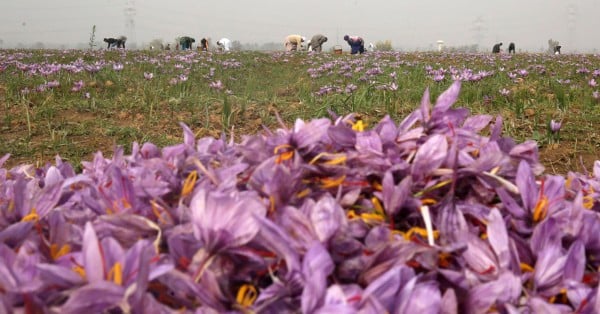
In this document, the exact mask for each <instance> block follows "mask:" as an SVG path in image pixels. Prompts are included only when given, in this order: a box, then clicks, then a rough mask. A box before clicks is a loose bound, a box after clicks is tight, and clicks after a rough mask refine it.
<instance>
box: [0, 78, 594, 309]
mask: <svg viewBox="0 0 600 314" xmlns="http://www.w3.org/2000/svg"><path fill="white" fill-rule="evenodd" d="M459 89H460V82H459V81H457V82H455V83H454V84H453V85H452V86H451V87H450V88H449V89H448V90H447V91H445V92H444V93H442V94H441V95H440V96H439V97H438V99H437V101H436V103H435V105H433V106H432V105H431V103H430V99H429V93H428V92H426V93H425V95H424V97H423V100H422V103H421V106H420V108H419V109H417V110H415V111H414V112H413V113H412V114H410V115H409V116H407V117H406V118H405V119H404V120H403V121H401V122H399V123H397V122H394V121H392V120H391V119H390V118H389V117H386V118H384V119H383V120H381V121H380V122H379V123H378V124H376V125H374V126H373V127H372V128H370V129H367V128H365V121H362V120H361V119H360V118H359V117H357V116H355V115H348V116H341V117H334V118H333V119H332V120H330V119H315V120H312V121H308V122H305V121H301V120H298V121H296V123H295V124H294V126H293V127H291V128H288V127H286V126H283V125H282V127H281V128H280V129H277V130H273V131H265V132H264V133H262V134H258V135H247V136H244V137H243V139H242V140H241V142H239V143H236V142H233V140H229V141H228V140H226V139H225V138H221V139H215V138H201V139H196V138H195V136H194V133H193V132H192V131H191V130H190V129H189V128H188V127H187V126H185V125H182V127H183V130H184V138H183V142H182V143H181V144H178V145H174V146H169V147H165V148H162V149H160V148H158V147H157V146H155V145H153V144H151V143H145V144H143V145H141V146H140V145H138V144H136V143H134V144H133V147H132V152H131V154H130V155H125V154H124V152H123V150H122V149H117V150H116V151H115V152H114V155H113V157H112V158H105V157H104V156H103V155H102V153H100V152H99V153H97V154H96V156H95V158H94V159H93V160H92V161H90V162H84V163H83V170H82V172H81V173H76V172H75V171H74V170H73V168H72V167H71V165H69V164H68V163H65V162H63V161H62V160H61V159H60V158H57V160H56V163H55V164H54V165H47V166H46V167H43V168H39V169H36V168H34V167H32V166H29V165H22V166H17V167H14V168H12V169H4V168H0V182H1V184H0V274H1V276H0V288H1V289H0V309H1V310H2V311H3V312H10V311H13V310H14V311H20V310H25V311H29V312H49V313H53V312H56V313H82V312H90V313H92V312H93V313H101V312H115V311H120V312H132V313H174V312H178V313H182V312H189V313H193V312H196V313H204V312H211V313H212V312H225V311H239V312H257V313H262V312H272V313H287V312H300V311H301V312H303V313H358V312H364V313H384V312H389V313H488V312H489V311H498V312H503V313H524V312H525V313H564V312H574V311H576V312H578V313H595V312H598V311H600V308H599V307H598V304H600V296H599V295H598V294H599V293H600V289H599V288H598V282H599V277H598V271H597V270H598V267H599V266H600V237H598V236H597V234H596V231H597V230H598V228H599V227H600V217H599V215H598V211H599V210H600V204H599V203H598V200H599V199H600V197H599V195H598V192H597V191H600V163H599V162H597V163H596V164H595V166H594V171H593V173H591V174H580V173H569V174H568V175H567V176H566V177H563V176H554V175H544V174H543V167H542V166H541V165H540V163H539V161H538V155H537V146H536V143H535V142H533V141H527V142H524V143H520V144H518V143H515V141H514V140H512V139H511V138H507V137H503V136H502V134H501V130H502V118H501V117H496V118H493V117H491V116H488V115H476V116H471V115H469V112H468V111H467V110H466V109H463V108H452V105H453V103H455V101H456V100H457V97H458V93H459ZM7 158H8V156H5V157H4V158H2V159H0V165H2V163H4V162H5V161H6V159H7Z"/></svg>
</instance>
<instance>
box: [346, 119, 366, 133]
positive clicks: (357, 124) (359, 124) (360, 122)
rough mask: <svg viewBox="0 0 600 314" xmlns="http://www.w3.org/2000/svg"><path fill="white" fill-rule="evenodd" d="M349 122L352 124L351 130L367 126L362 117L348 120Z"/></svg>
mask: <svg viewBox="0 0 600 314" xmlns="http://www.w3.org/2000/svg"><path fill="white" fill-rule="evenodd" d="M350 124H352V130H354V131H356V132H362V131H364V130H365V127H366V126H367V125H366V124H365V123H364V122H363V120H362V119H357V120H356V122H354V123H353V122H350Z"/></svg>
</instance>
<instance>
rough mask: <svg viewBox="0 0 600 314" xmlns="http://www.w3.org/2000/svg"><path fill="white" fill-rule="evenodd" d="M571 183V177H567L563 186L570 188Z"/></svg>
mask: <svg viewBox="0 0 600 314" xmlns="http://www.w3.org/2000/svg"><path fill="white" fill-rule="evenodd" d="M571 183H573V177H568V178H567V181H565V187H566V188H567V189H570V188H571Z"/></svg>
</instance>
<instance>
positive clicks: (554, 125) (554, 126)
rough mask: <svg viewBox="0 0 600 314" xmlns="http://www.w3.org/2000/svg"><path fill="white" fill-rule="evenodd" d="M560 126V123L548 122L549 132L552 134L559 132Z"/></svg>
mask: <svg viewBox="0 0 600 314" xmlns="http://www.w3.org/2000/svg"><path fill="white" fill-rule="evenodd" d="M561 126H562V122H560V121H554V120H550V131H552V133H558V132H559V131H560V128H561Z"/></svg>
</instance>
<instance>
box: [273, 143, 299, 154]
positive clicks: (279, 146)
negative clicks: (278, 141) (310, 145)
mask: <svg viewBox="0 0 600 314" xmlns="http://www.w3.org/2000/svg"><path fill="white" fill-rule="evenodd" d="M286 148H294V147H293V146H292V145H290V144H282V145H278V146H277V147H275V148H274V149H273V154H278V153H279V151H280V150H283V149H286Z"/></svg>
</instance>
